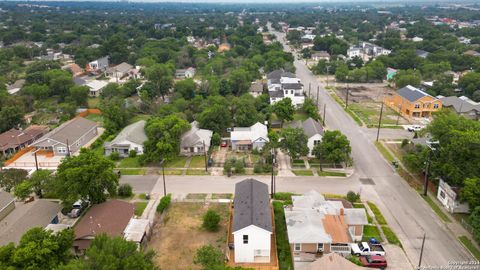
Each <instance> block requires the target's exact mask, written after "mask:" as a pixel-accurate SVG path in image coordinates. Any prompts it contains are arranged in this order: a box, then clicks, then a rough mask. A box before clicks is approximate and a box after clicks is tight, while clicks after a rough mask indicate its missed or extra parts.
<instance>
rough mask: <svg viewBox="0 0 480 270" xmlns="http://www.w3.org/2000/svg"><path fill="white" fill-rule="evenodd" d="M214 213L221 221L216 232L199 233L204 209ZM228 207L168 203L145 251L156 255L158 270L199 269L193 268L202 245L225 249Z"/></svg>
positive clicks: (221, 205) (225, 205) (202, 230)
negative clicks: (150, 251)
mask: <svg viewBox="0 0 480 270" xmlns="http://www.w3.org/2000/svg"><path fill="white" fill-rule="evenodd" d="M209 208H210V209H214V210H215V211H217V212H218V213H219V214H220V216H221V217H222V220H221V222H220V229H219V230H218V231H217V232H213V233H212V232H207V231H206V230H204V229H202V217H203V215H204V214H205V213H206V212H207V210H208V209H209ZM227 223H228V204H212V203H210V204H209V205H208V206H207V205H205V204H203V203H172V204H171V205H170V207H169V208H168V210H167V212H166V214H165V217H164V219H163V222H162V223H160V222H159V223H157V224H156V225H155V227H154V228H153V237H152V239H151V240H150V242H149V243H148V249H152V250H154V251H155V252H156V256H155V259H154V260H155V262H156V264H157V265H158V267H161V268H162V270H176V269H179V270H184V269H194V270H195V269H200V267H199V266H197V265H194V264H193V258H194V256H195V252H196V250H197V249H198V248H199V247H201V246H203V245H213V246H215V247H217V248H221V249H223V248H225V245H226V234H227Z"/></svg>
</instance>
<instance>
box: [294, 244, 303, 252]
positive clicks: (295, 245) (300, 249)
mask: <svg viewBox="0 0 480 270" xmlns="http://www.w3.org/2000/svg"><path fill="white" fill-rule="evenodd" d="M293 250H295V251H302V244H298V243H295V244H293Z"/></svg>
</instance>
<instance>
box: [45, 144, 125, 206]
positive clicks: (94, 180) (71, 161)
mask: <svg viewBox="0 0 480 270" xmlns="http://www.w3.org/2000/svg"><path fill="white" fill-rule="evenodd" d="M114 167H115V164H114V163H113V162H112V161H111V160H109V159H107V158H105V157H103V156H101V155H99V154H97V153H95V152H94V151H92V150H88V149H82V150H81V151H80V154H79V155H78V156H70V157H67V158H65V159H64V160H63V161H62V163H61V164H60V166H58V170H57V177H56V179H55V180H56V181H55V184H54V188H55V190H56V193H57V195H58V196H59V198H60V199H61V200H62V201H63V203H64V205H71V204H72V203H74V202H75V201H77V200H79V199H82V200H88V201H90V202H91V203H93V204H97V203H101V202H104V201H105V200H106V199H107V196H108V195H115V194H116V190H117V186H118V175H117V174H116V173H114V172H113V168H114Z"/></svg>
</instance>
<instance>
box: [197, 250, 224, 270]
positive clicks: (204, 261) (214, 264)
mask: <svg viewBox="0 0 480 270" xmlns="http://www.w3.org/2000/svg"><path fill="white" fill-rule="evenodd" d="M193 263H195V264H198V265H201V266H202V269H224V263H225V262H224V255H223V253H222V251H221V250H219V249H217V248H215V247H214V246H211V245H208V246H202V247H200V248H199V249H197V252H196V254H195V257H194V259H193Z"/></svg>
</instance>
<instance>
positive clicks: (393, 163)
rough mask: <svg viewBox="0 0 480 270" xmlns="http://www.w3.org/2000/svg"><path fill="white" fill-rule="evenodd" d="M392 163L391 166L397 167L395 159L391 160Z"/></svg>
mask: <svg viewBox="0 0 480 270" xmlns="http://www.w3.org/2000/svg"><path fill="white" fill-rule="evenodd" d="M392 165H393V167H395V168H398V162H397V161H396V160H393V161H392Z"/></svg>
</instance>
